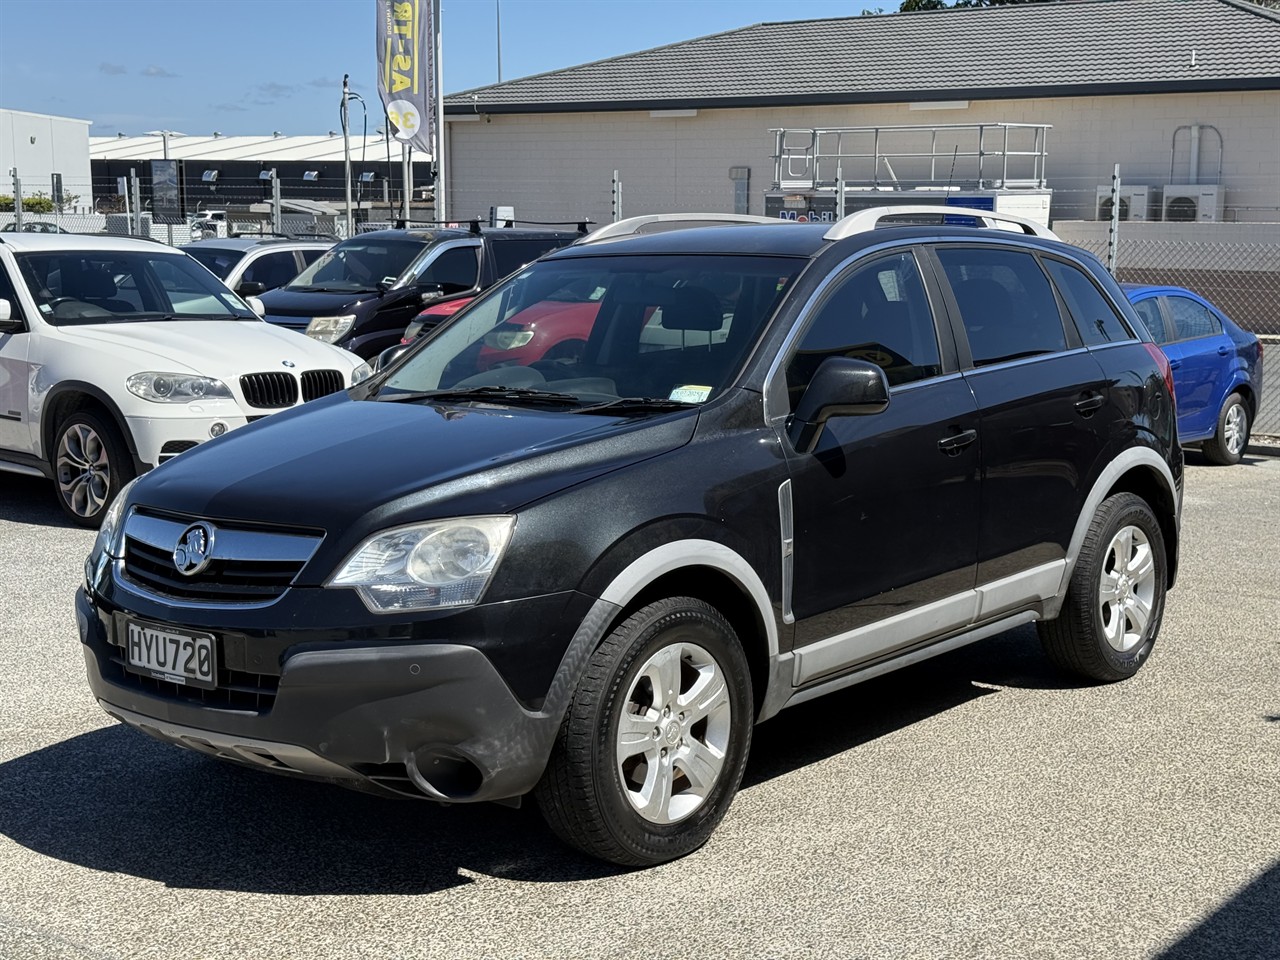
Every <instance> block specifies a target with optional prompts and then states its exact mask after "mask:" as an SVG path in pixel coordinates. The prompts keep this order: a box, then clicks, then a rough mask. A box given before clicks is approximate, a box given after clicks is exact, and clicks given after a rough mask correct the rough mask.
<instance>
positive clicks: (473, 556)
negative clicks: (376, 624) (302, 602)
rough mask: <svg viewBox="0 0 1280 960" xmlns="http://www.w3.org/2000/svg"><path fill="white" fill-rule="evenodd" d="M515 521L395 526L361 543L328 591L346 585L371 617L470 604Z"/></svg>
mask: <svg viewBox="0 0 1280 960" xmlns="http://www.w3.org/2000/svg"><path fill="white" fill-rule="evenodd" d="M515 523H516V518H515V517H464V518H460V519H456V520H438V521H434V522H432V523H418V524H414V525H412V526H407V527H397V528H396V529H394V530H386V531H384V532H382V533H379V534H376V535H374V536H372V537H370V538H369V539H368V540H366V541H365V542H364V543H362V544H361V545H360V546H359V548H358V549H357V550H356V551H355V553H353V554H352V555H351V557H350V558H349V559H348V560H347V562H346V563H344V564H343V565H342V568H341V569H340V570H339V571H338V572H337V574H335V575H334V576H333V578H332V579H330V580H329V582H328V583H327V584H325V586H328V587H351V588H354V589H355V590H356V592H358V593H359V594H360V599H361V600H363V601H364V605H365V606H366V607H368V608H369V610H370V611H372V612H373V613H398V612H402V611H408V610H438V609H441V608H444V607H462V606H468V605H470V604H473V603H476V602H477V601H478V600H479V599H480V596H481V594H483V593H484V588H485V587H486V586H487V585H488V583H489V578H490V577H492V576H493V571H494V570H495V569H497V566H498V562H499V561H500V560H501V559H502V554H503V551H505V550H506V547H507V543H508V541H509V540H510V539H511V531H512V529H513V528H514V527H515Z"/></svg>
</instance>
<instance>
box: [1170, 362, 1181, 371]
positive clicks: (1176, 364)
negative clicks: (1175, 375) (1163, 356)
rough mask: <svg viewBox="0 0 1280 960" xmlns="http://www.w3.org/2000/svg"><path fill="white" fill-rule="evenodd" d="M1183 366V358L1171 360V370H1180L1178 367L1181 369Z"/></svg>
mask: <svg viewBox="0 0 1280 960" xmlns="http://www.w3.org/2000/svg"><path fill="white" fill-rule="evenodd" d="M1181 367H1182V361H1181V360H1170V361H1169V369H1170V370H1178V369H1181Z"/></svg>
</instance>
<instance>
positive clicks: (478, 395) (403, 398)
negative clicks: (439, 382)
mask: <svg viewBox="0 0 1280 960" xmlns="http://www.w3.org/2000/svg"><path fill="white" fill-rule="evenodd" d="M378 399H379V400H383V401H386V402H389V403H413V402H415V401H420V400H443V401H445V402H450V401H455V400H458V401H467V400H480V401H487V402H497V403H528V404H533V405H540V404H546V405H548V406H555V407H564V406H577V405H578V404H580V403H582V401H581V400H580V399H578V398H577V397H575V396H574V395H573V394H570V393H551V392H549V391H546V390H529V389H525V388H520V387H499V386H487V387H462V388H460V389H456V390H423V391H421V392H419V393H400V394H392V395H389V396H381V395H380V396H379V397H378Z"/></svg>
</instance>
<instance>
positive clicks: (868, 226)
mask: <svg viewBox="0 0 1280 960" xmlns="http://www.w3.org/2000/svg"><path fill="white" fill-rule="evenodd" d="M895 214H896V215H902V214H907V215H911V216H921V215H925V214H934V215H936V216H961V217H974V218H976V219H978V220H981V221H982V223H983V225H984V226H987V227H999V228H1001V229H1008V228H1007V227H1002V226H1001V225H1002V224H1012V225H1013V226H1015V227H1016V228H1017V229H1019V230H1020V231H1021V232H1022V233H1029V234H1031V235H1032V236H1036V237H1047V238H1048V239H1050V240H1057V239H1058V235H1057V234H1056V233H1054V232H1053V231H1052V230H1050V229H1049V228H1048V227H1042V226H1041V225H1040V224H1038V223H1036V222H1035V221H1034V220H1027V219H1026V218H1024V217H1015V216H1011V215H1010V214H1007V213H995V212H993V211H991V210H973V209H970V208H969V207H948V206H945V205H943V204H939V203H935V204H918V205H917V204H907V205H904V206H900V207H871V208H870V209H867V210H859V211H858V212H857V213H851V214H849V216H847V217H845V218H844V219H843V220H839V221H837V222H836V223H835V225H834V226H832V228H831V229H830V230H828V231H827V232H826V233H824V234H823V235H822V238H823V239H824V240H843V239H844V238H845V237H852V236H854V235H855V234H859V233H866V232H867V231H868V230H874V229H875V228H876V227H877V226H879V224H880V221H881V220H884V219H886V218H887V217H891V216H894V215H895Z"/></svg>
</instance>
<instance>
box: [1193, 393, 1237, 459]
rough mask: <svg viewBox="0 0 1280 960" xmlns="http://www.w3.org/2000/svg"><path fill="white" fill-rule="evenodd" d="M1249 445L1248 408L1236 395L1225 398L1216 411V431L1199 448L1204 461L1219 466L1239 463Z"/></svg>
mask: <svg viewBox="0 0 1280 960" xmlns="http://www.w3.org/2000/svg"><path fill="white" fill-rule="evenodd" d="M1248 445H1249V408H1248V406H1247V405H1246V404H1245V402H1244V398H1243V397H1242V396H1240V394H1238V393H1233V394H1231V396H1229V397H1227V400H1226V402H1225V403H1224V404H1223V405H1222V409H1221V410H1219V411H1218V429H1217V431H1216V432H1215V433H1214V435H1213V436H1212V437H1211V438H1210V439H1208V440H1206V441H1205V442H1204V444H1203V445H1202V446H1201V450H1202V451H1203V452H1204V455H1205V459H1207V460H1208V461H1209V462H1210V463H1216V464H1218V465H1220V466H1224V467H1225V466H1229V465H1231V464H1233V463H1239V462H1240V458H1241V457H1243V456H1244V450H1245V447H1247V446H1248Z"/></svg>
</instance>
